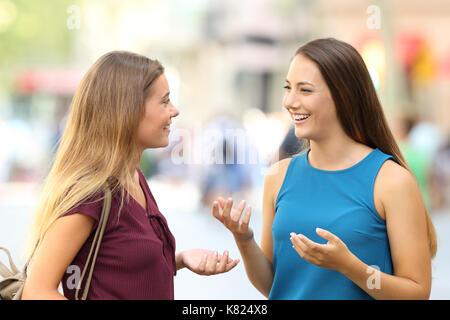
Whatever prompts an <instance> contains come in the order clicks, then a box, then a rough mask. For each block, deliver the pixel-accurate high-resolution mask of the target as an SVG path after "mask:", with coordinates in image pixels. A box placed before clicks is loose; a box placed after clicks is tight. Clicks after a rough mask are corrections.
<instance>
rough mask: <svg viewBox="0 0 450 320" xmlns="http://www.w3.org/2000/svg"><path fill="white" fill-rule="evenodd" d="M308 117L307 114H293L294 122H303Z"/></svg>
mask: <svg viewBox="0 0 450 320" xmlns="http://www.w3.org/2000/svg"><path fill="white" fill-rule="evenodd" d="M309 116H310V115H309V114H294V115H293V117H294V120H303V119H306V118H308V117H309Z"/></svg>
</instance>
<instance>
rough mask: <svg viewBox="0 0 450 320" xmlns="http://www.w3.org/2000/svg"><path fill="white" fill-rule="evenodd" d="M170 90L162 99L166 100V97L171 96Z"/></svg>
mask: <svg viewBox="0 0 450 320" xmlns="http://www.w3.org/2000/svg"><path fill="white" fill-rule="evenodd" d="M169 94H170V92H167V93H166V94H165V95H163V96H162V98H161V100H164V99H165V98H167V97H168V96H169Z"/></svg>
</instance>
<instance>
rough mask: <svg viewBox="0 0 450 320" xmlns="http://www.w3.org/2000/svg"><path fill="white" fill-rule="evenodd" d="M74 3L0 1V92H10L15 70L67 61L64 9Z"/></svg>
mask: <svg viewBox="0 0 450 320" xmlns="http://www.w3.org/2000/svg"><path fill="white" fill-rule="evenodd" d="M78 2H79V1H77V0H58V1H54V0H39V1H29V0H0V43H1V45H0V90H5V89H11V86H12V85H13V83H12V81H13V74H14V72H15V70H17V69H18V68H24V67H36V66H43V65H60V64H64V63H66V62H68V61H70V59H71V58H72V57H71V39H72V37H73V36H75V32H76V30H69V28H68V27H67V19H68V18H69V16H70V14H69V13H68V12H67V8H68V7H70V6H71V5H77V3H78Z"/></svg>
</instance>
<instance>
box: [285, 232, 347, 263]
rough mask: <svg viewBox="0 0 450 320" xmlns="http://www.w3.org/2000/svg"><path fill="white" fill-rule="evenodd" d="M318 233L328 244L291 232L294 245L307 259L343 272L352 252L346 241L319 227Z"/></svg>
mask: <svg viewBox="0 0 450 320" xmlns="http://www.w3.org/2000/svg"><path fill="white" fill-rule="evenodd" d="M316 232H317V234H318V235H319V236H320V237H322V238H324V239H326V240H328V242H327V243H326V244H320V243H317V242H314V241H312V240H310V239H308V238H307V237H305V236H304V235H302V234H295V233H293V232H292V233H291V234H290V235H291V242H292V245H293V247H294V249H295V251H297V253H298V254H299V255H300V256H301V257H302V258H303V259H305V260H306V261H308V262H310V263H312V264H315V265H316V266H319V267H322V268H326V269H332V270H336V271H339V272H343V271H344V270H345V268H346V266H347V263H348V262H349V261H351V259H350V258H351V257H352V253H351V252H350V250H349V249H348V248H347V246H346V245H345V243H344V242H343V241H342V240H341V239H339V238H338V237H337V236H336V235H334V234H332V233H331V232H329V231H326V230H323V229H320V228H317V229H316Z"/></svg>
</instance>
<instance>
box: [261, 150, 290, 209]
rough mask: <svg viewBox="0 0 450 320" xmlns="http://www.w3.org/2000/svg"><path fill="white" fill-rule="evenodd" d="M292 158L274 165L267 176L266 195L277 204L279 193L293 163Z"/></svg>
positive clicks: (265, 183)
mask: <svg viewBox="0 0 450 320" xmlns="http://www.w3.org/2000/svg"><path fill="white" fill-rule="evenodd" d="M291 160H292V158H286V159H283V160H280V161H278V162H276V163H274V164H273V165H272V166H271V167H270V168H269V170H268V171H267V174H266V179H265V182H264V190H265V191H264V193H265V195H266V196H267V197H270V199H271V201H273V202H275V199H276V197H277V195H278V192H279V191H280V189H281V185H282V184H283V181H284V177H285V176H286V171H287V169H288V167H289V164H290V163H291Z"/></svg>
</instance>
